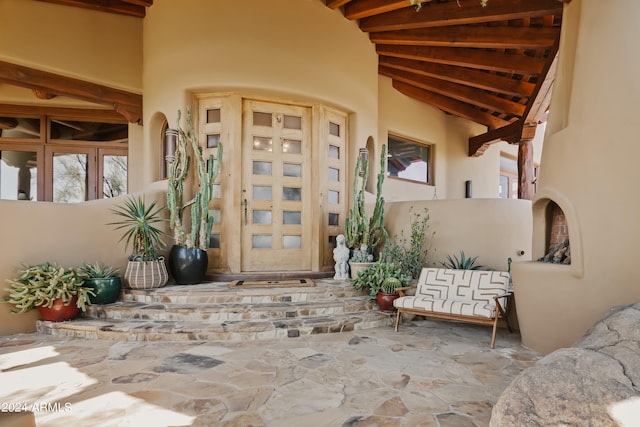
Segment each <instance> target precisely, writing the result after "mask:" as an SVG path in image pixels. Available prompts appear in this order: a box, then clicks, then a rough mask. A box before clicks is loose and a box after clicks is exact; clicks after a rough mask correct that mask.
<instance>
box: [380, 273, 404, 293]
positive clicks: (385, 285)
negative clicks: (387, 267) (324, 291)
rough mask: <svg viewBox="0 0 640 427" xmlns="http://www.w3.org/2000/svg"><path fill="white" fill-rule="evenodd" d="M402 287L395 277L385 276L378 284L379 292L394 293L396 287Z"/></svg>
mask: <svg viewBox="0 0 640 427" xmlns="http://www.w3.org/2000/svg"><path fill="white" fill-rule="evenodd" d="M401 287H402V282H401V281H400V279H398V278H397V277H387V278H386V279H384V281H383V282H382V284H381V285H380V292H383V293H385V294H395V293H396V292H397V291H396V289H398V288H401Z"/></svg>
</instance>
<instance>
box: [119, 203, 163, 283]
mask: <svg viewBox="0 0 640 427" xmlns="http://www.w3.org/2000/svg"><path fill="white" fill-rule="evenodd" d="M163 209H164V207H163V206H156V201H155V200H153V201H152V202H151V203H146V202H145V199H144V197H143V196H138V197H134V196H129V197H127V199H126V200H125V202H124V204H123V205H122V206H119V207H117V208H115V209H112V210H111V211H112V212H113V213H114V214H116V215H118V216H119V217H121V218H122V220H120V221H117V222H112V223H110V225H115V226H116V230H124V234H123V235H122V237H121V238H120V241H122V240H124V241H125V246H126V247H127V248H129V246H131V247H132V250H133V253H132V254H131V255H129V262H128V263H127V268H126V269H125V272H124V283H125V285H126V286H128V287H129V288H133V289H151V288H160V287H162V286H164V285H166V284H167V281H168V280H169V274H168V273H167V267H166V265H165V263H164V257H163V256H161V255H160V254H159V253H158V251H159V250H160V249H161V248H163V247H164V245H165V244H164V241H163V240H162V235H163V234H164V233H163V232H162V230H160V229H159V228H158V227H157V226H156V224H159V223H161V222H163V221H166V220H165V219H163V218H161V217H160V213H161V212H162V210H163Z"/></svg>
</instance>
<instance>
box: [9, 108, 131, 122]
mask: <svg viewBox="0 0 640 427" xmlns="http://www.w3.org/2000/svg"><path fill="white" fill-rule="evenodd" d="M0 115H1V116H7V117H8V116H9V115H12V116H16V117H20V116H22V117H34V116H45V115H47V116H52V117H65V118H66V117H73V119H74V120H86V121H94V122H103V123H126V119H125V118H124V117H123V116H122V114H119V113H116V112H115V111H113V110H106V109H105V110H101V109H96V108H69V107H49V106H40V105H15V104H0Z"/></svg>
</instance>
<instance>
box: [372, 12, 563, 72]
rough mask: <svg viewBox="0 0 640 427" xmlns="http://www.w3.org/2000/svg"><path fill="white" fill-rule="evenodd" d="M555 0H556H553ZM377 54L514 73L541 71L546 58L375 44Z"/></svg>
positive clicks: (451, 48) (445, 48)
mask: <svg viewBox="0 0 640 427" xmlns="http://www.w3.org/2000/svg"><path fill="white" fill-rule="evenodd" d="M554 1H557V0H554ZM376 52H377V53H378V55H385V56H393V57H396V58H405V59H413V60H416V61H427V62H435V63H438V64H447V65H455V66H458V67H470V68H476V69H481V70H489V71H497V72H503V73H514V74H529V75H532V74H540V73H541V72H542V71H543V69H544V66H545V61H546V59H545V58H536V57H532V56H523V55H516V54H506V53H500V52H491V51H484V50H479V49H467V48H453V47H424V46H396V45H383V44H379V45H376Z"/></svg>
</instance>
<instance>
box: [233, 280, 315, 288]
mask: <svg viewBox="0 0 640 427" xmlns="http://www.w3.org/2000/svg"><path fill="white" fill-rule="evenodd" d="M315 285H316V284H315V283H314V282H313V280H311V279H282V280H234V281H233V282H231V283H229V287H230V288H245V289H249V288H298V287H309V286H315Z"/></svg>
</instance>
